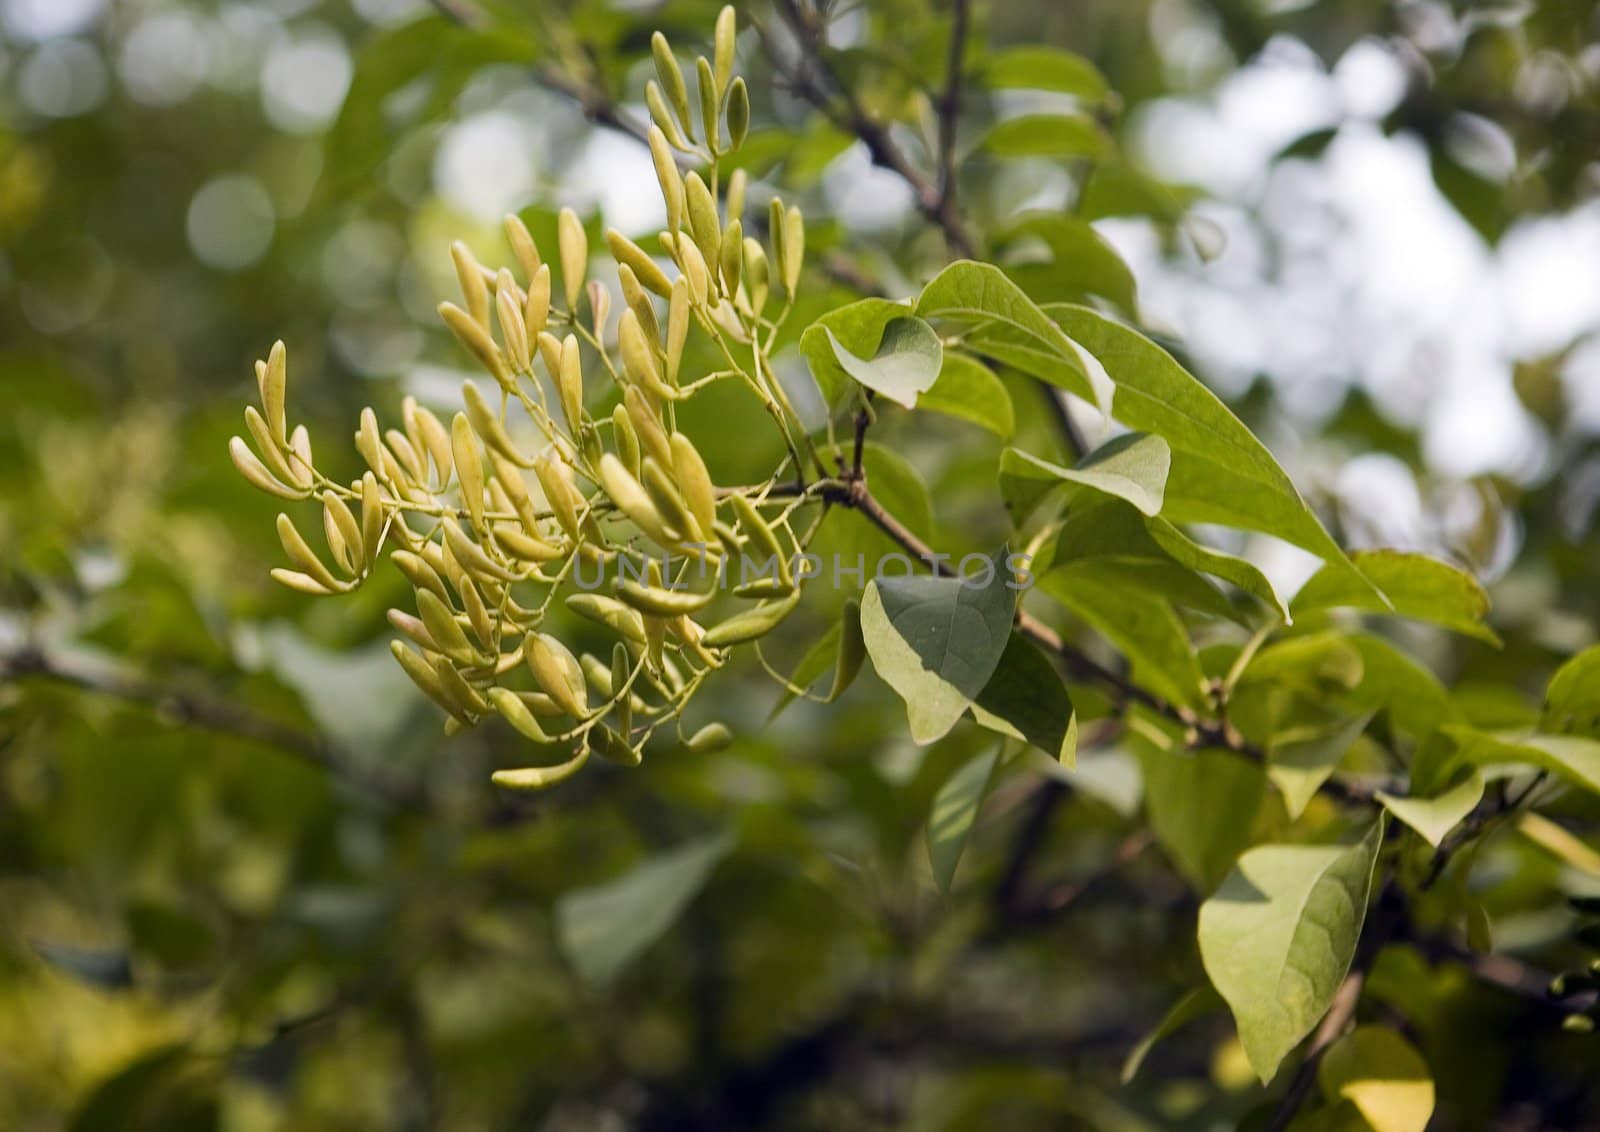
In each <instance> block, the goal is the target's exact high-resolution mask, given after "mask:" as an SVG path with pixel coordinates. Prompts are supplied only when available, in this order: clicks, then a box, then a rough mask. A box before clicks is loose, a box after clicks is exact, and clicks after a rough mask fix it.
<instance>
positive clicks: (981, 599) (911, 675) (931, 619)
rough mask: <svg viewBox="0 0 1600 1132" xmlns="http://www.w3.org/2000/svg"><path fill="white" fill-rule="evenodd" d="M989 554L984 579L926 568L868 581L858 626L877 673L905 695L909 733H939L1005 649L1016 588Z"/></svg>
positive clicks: (926, 737) (1002, 563)
mask: <svg viewBox="0 0 1600 1132" xmlns="http://www.w3.org/2000/svg"><path fill="white" fill-rule="evenodd" d="M1008 555H1009V551H1008V550H1007V549H1006V548H1004V547H1002V548H1001V549H1000V550H999V551H998V552H997V554H996V555H995V558H994V565H995V569H994V575H993V578H992V579H991V580H990V582H989V584H988V585H984V586H980V585H977V584H976V582H975V581H968V580H966V579H962V578H938V577H933V576H930V575H916V576H911V577H903V578H900V577H886V578H878V579H875V580H874V581H873V582H872V583H871V584H870V585H868V586H867V592H866V596H865V598H864V599H863V600H862V603H861V629H862V632H863V634H864V635H865V637H866V643H867V655H868V656H870V657H871V658H872V666H873V668H874V669H876V670H877V673H878V675H879V676H881V677H883V679H884V681H885V682H886V683H887V684H888V685H889V686H890V687H891V688H893V689H894V690H895V691H896V692H898V693H899V694H900V697H901V698H902V699H903V700H905V701H906V711H907V714H908V716H909V718H910V723H911V737H912V738H913V739H915V740H916V741H917V742H918V743H924V744H925V743H931V742H933V741H934V740H935V739H938V738H940V737H941V736H943V735H944V734H945V733H946V732H947V731H949V730H950V728H951V727H953V726H955V722H956V720H958V719H960V718H961V716H962V714H963V713H964V712H966V710H967V709H968V708H969V707H971V706H972V701H973V700H974V699H976V698H977V697H978V696H979V695H981V694H982V692H983V690H984V687H985V686H986V685H987V684H988V683H989V678H990V677H991V676H993V675H994V671H995V668H996V667H997V666H998V665H999V663H1000V658H1001V656H1002V655H1003V654H1004V653H1005V648H1006V641H1007V640H1008V639H1009V637H1010V635H1011V619H1012V617H1013V615H1014V614H1015V612H1016V603H1017V591H1016V590H1014V589H1012V588H1011V586H1012V584H1013V579H1012V575H1011V571H1010V568H1009V567H1008V566H1007V565H1006V558H1007V557H1008Z"/></svg>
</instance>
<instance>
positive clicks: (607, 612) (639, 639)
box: [566, 593, 648, 645]
mask: <svg viewBox="0 0 1600 1132" xmlns="http://www.w3.org/2000/svg"><path fill="white" fill-rule="evenodd" d="M566 603H567V608H568V609H570V610H572V612H574V613H576V614H577V615H578V616H579V617H587V618H588V619H589V620H590V621H593V622H596V623H597V624H600V625H604V626H605V627H606V628H608V629H610V630H611V631H612V632H613V633H616V634H617V635H618V636H619V637H622V638H623V639H624V640H629V641H632V642H633V643H634V644H636V645H643V644H645V643H646V642H647V640H648V638H647V637H646V636H645V631H644V618H643V617H642V616H640V614H639V611H638V610H637V609H634V608H633V607H632V606H631V605H624V604H623V603H622V602H620V601H618V600H617V599H616V598H614V597H606V596H605V595H604V594H589V593H576V594H568V595H567V599H566Z"/></svg>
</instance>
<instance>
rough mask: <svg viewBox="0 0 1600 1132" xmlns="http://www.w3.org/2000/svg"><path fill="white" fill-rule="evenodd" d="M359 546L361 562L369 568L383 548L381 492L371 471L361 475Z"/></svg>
mask: <svg viewBox="0 0 1600 1132" xmlns="http://www.w3.org/2000/svg"><path fill="white" fill-rule="evenodd" d="M361 548H362V551H363V553H362V564H363V566H364V568H365V569H367V570H371V569H372V564H373V563H374V562H376V561H377V560H378V552H379V551H380V550H382V549H383V493H382V492H381V491H379V490H378V481H377V479H376V478H375V477H374V476H373V474H372V473H371V472H366V473H364V474H363V475H362V477H361Z"/></svg>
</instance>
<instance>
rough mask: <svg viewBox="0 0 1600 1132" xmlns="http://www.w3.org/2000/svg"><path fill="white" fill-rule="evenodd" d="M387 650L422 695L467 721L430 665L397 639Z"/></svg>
mask: <svg viewBox="0 0 1600 1132" xmlns="http://www.w3.org/2000/svg"><path fill="white" fill-rule="evenodd" d="M389 651H390V652H391V653H393V654H394V658H395V660H397V661H399V662H400V668H401V670H402V671H404V672H405V674H406V675H407V676H409V677H411V682H412V683H413V684H415V685H416V686H417V687H418V688H419V689H421V690H422V694H423V695H425V696H427V697H428V698H429V699H430V700H432V701H433V702H434V703H436V704H438V705H439V706H440V707H441V708H443V709H444V710H445V711H446V712H448V713H449V714H450V715H451V716H452V717H454V718H456V719H459V720H461V721H462V722H463V723H465V722H467V717H466V715H465V713H463V712H462V711H461V709H460V707H459V706H458V705H457V703H456V701H455V699H454V698H453V697H452V696H451V695H450V694H449V693H448V692H447V691H446V690H445V687H444V683H443V682H442V681H441V680H440V679H439V677H438V674H437V673H436V672H435V671H434V669H433V666H432V665H430V664H429V663H428V662H427V661H426V660H424V659H423V658H422V657H420V656H418V655H417V654H416V653H414V652H412V651H411V650H410V649H408V648H406V646H405V645H403V644H401V643H400V642H399V641H390V642H389Z"/></svg>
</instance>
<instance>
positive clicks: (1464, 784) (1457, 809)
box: [1378, 770, 1483, 849]
mask: <svg viewBox="0 0 1600 1132" xmlns="http://www.w3.org/2000/svg"><path fill="white" fill-rule="evenodd" d="M1482 798H1483V776H1482V775H1480V774H1479V773H1478V772H1477V771H1476V770H1469V771H1468V772H1467V773H1466V774H1464V775H1462V776H1461V780H1460V781H1459V782H1457V783H1456V784H1455V785H1454V786H1452V787H1450V788H1449V789H1448V790H1445V791H1444V792H1443V793H1442V794H1438V795H1435V796H1434V797H1432V798H1403V797H1399V796H1397V795H1394V794H1388V793H1385V792H1384V791H1382V790H1380V791H1378V801H1380V802H1382V803H1383V805H1384V808H1385V809H1387V810H1388V811H1389V812H1390V813H1391V814H1393V815H1394V816H1395V817H1397V818H1399V819H1400V820H1401V821H1403V822H1405V823H1406V824H1407V825H1408V826H1410V827H1411V828H1412V829H1414V830H1416V831H1417V832H1418V833H1419V834H1421V835H1422V839H1423V840H1424V841H1426V842H1427V843H1428V844H1429V845H1432V846H1433V847H1434V848H1436V849H1437V848H1438V847H1439V844H1440V843H1441V842H1442V841H1444V839H1445V837H1446V836H1447V835H1448V834H1449V833H1450V831H1451V830H1453V829H1455V827H1456V826H1458V825H1460V824H1461V820H1462V819H1463V818H1465V817H1466V816H1467V815H1468V814H1470V813H1471V812H1472V811H1473V809H1474V808H1475V807H1476V806H1477V804H1478V802H1479V801H1480V800H1482Z"/></svg>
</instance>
